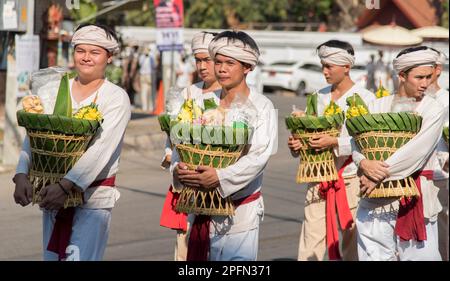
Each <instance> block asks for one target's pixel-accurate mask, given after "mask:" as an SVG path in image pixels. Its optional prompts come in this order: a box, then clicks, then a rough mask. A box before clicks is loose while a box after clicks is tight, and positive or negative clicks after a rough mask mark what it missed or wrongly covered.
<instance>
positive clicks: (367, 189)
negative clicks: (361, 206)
mask: <svg viewBox="0 0 450 281" xmlns="http://www.w3.org/2000/svg"><path fill="white" fill-rule="evenodd" d="M377 184H378V183H376V182H374V181H372V180H370V179H369V178H368V177H366V176H365V175H362V176H361V177H360V178H359V188H360V194H361V196H368V195H369V194H370V193H371V192H372V191H373V190H374V189H375V187H376V186H377Z"/></svg>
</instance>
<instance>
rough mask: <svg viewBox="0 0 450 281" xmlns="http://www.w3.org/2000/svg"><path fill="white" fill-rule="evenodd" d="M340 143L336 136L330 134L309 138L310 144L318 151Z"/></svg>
mask: <svg viewBox="0 0 450 281" xmlns="http://www.w3.org/2000/svg"><path fill="white" fill-rule="evenodd" d="M337 145H338V140H337V138H336V137H332V136H330V135H320V136H314V137H312V138H310V139H309V146H310V147H311V148H313V149H315V150H316V151H321V150H324V149H327V148H333V147H335V146H337Z"/></svg>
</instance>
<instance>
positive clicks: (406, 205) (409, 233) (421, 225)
mask: <svg viewBox="0 0 450 281" xmlns="http://www.w3.org/2000/svg"><path fill="white" fill-rule="evenodd" d="M420 176H423V177H425V178H426V179H427V180H433V171H431V170H424V171H417V172H415V173H414V174H413V175H412V177H413V178H414V181H415V182H416V186H417V189H418V190H419V196H418V197H412V198H405V197H403V198H401V199H400V207H399V210H398V215H397V222H396V223H395V234H396V235H398V236H399V237H400V239H401V240H402V241H409V240H416V241H424V240H427V232H426V229H425V217H424V215H423V200H422V186H421V182H420Z"/></svg>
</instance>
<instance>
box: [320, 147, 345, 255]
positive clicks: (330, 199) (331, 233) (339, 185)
mask: <svg viewBox="0 0 450 281" xmlns="http://www.w3.org/2000/svg"><path fill="white" fill-rule="evenodd" d="M352 161H353V160H352V157H351V156H350V157H349V158H348V159H347V160H346V161H345V162H344V165H342V167H341V168H340V169H339V171H338V179H337V180H335V181H328V182H321V183H320V187H319V192H320V195H321V197H322V198H324V199H326V203H325V204H326V221H327V225H326V231H327V248H328V257H329V259H330V260H340V259H341V254H340V253H339V232H338V226H337V221H336V220H337V218H336V211H337V214H338V216H339V222H340V225H341V229H342V230H344V229H349V228H350V227H351V226H352V223H353V217H352V213H351V211H350V207H349V206H348V201H347V192H346V190H345V182H344V178H343V177H342V173H343V172H344V169H345V167H347V166H348V165H349V164H350V163H351V162H352Z"/></svg>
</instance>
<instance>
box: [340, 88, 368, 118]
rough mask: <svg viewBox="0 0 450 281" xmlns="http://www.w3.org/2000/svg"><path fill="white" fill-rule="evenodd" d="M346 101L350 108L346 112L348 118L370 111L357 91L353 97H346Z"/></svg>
mask: <svg viewBox="0 0 450 281" xmlns="http://www.w3.org/2000/svg"><path fill="white" fill-rule="evenodd" d="M346 103H347V105H348V109H347V112H346V114H345V117H346V118H347V119H348V118H351V117H356V116H360V115H365V114H368V113H369V109H368V107H367V105H366V103H365V102H364V101H363V99H362V98H361V97H360V96H359V95H358V94H357V93H354V94H353V95H352V96H351V97H348V98H347V99H346Z"/></svg>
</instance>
